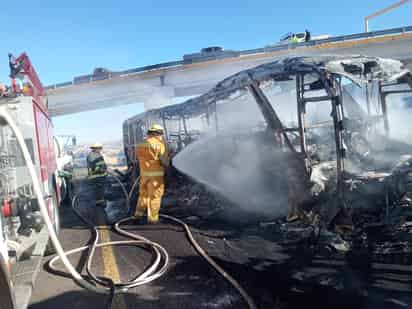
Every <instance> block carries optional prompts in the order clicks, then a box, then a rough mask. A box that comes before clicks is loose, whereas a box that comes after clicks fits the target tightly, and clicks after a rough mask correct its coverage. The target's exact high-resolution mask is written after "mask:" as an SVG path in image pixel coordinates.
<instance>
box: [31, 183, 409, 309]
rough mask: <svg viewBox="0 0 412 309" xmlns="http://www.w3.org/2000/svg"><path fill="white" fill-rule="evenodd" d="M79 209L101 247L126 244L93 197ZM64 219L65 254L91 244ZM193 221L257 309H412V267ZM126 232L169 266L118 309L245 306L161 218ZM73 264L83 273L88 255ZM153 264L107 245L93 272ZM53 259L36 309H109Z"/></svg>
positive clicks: (247, 228)
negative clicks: (351, 259) (358, 259)
mask: <svg viewBox="0 0 412 309" xmlns="http://www.w3.org/2000/svg"><path fill="white" fill-rule="evenodd" d="M80 190H82V191H84V192H86V191H87V184H86V183H85V182H81V185H80ZM120 207H121V206H120ZM166 208H167V207H164V210H165V211H166V210H167V211H168V212H171V213H172V214H176V215H178V214H182V213H184V210H183V208H178V209H175V212H174V211H173V209H166ZM79 209H80V211H81V212H82V214H83V215H84V216H86V217H87V218H89V219H90V220H93V221H94V222H95V224H96V225H97V226H98V227H99V231H100V235H101V241H102V242H105V241H109V240H118V239H123V237H122V236H120V235H118V234H116V233H115V232H114V231H112V230H111V228H110V225H109V224H107V223H106V219H111V218H110V217H111V216H112V214H113V212H112V211H110V209H108V211H106V212H103V211H102V210H101V209H97V208H96V207H95V206H94V200H93V198H92V197H91V196H90V195H89V194H87V192H86V194H82V196H81V199H80V203H79ZM189 219H190V218H186V220H187V221H190V220H189ZM61 220H62V230H61V233H60V240H61V242H62V245H63V247H64V248H65V249H67V250H68V249H72V248H75V247H79V246H83V245H84V244H87V243H88V242H89V240H90V232H89V230H88V229H87V227H86V226H85V225H84V224H83V223H82V222H81V221H80V220H79V219H78V218H77V217H76V216H75V214H74V213H73V211H72V210H71V208H70V207H62V208H61ZM191 220H194V221H192V222H191V224H192V226H194V227H195V228H196V229H197V230H199V229H200V230H201V231H202V233H201V234H199V233H196V234H195V237H196V239H198V241H199V242H200V244H201V245H202V246H203V247H204V248H205V249H206V251H207V252H208V253H209V254H210V255H211V256H212V257H213V258H214V259H215V261H216V262H217V263H218V264H219V265H221V266H222V267H223V268H224V269H226V270H227V271H228V272H229V273H230V274H232V275H233V276H234V277H235V278H236V279H237V280H238V281H239V282H240V283H241V284H242V286H243V287H244V288H245V289H246V290H247V291H248V292H249V293H250V295H251V296H252V297H253V298H254V300H255V302H256V303H257V305H258V307H259V308H262V309H269V308H271V309H287V308H291V309H292V308H302V307H305V306H308V305H309V307H316V308H318V309H321V308H328V309H329V308H331V307H333V308H374V309H378V308H399V309H404V308H411V307H412V279H411V278H412V266H411V265H391V264H377V263H370V264H368V265H361V263H355V265H348V263H347V261H346V260H345V259H344V258H336V257H332V256H322V255H316V256H311V253H310V252H307V251H305V250H302V251H299V250H300V249H298V250H296V248H295V249H293V250H292V251H290V250H289V249H285V248H284V247H283V246H282V245H280V243H279V239H278V238H279V235H278V229H277V226H276V225H268V226H260V225H256V224H255V225H240V226H233V225H231V224H222V222H219V223H213V222H211V221H207V222H203V221H202V222H196V218H194V219H193V218H192V219H191ZM128 229H130V230H131V231H133V232H136V233H139V234H141V235H142V236H144V237H146V238H149V239H151V240H153V241H156V242H159V243H160V244H161V245H162V246H164V247H165V249H166V250H167V251H168V253H169V255H170V259H171V260H170V266H169V269H168V271H167V273H166V274H165V275H164V276H163V277H161V278H160V279H158V280H156V281H154V282H152V283H150V284H147V285H144V286H141V287H138V288H134V289H131V290H129V291H128V292H127V293H123V294H118V295H117V296H116V297H115V299H114V303H113V307H112V308H215V309H217V308H219V309H220V308H237V309H238V308H246V305H245V303H244V301H243V299H242V298H241V297H240V295H239V293H238V292H237V291H236V290H235V289H234V288H233V287H232V286H230V285H229V284H228V283H227V282H226V281H225V280H224V279H223V278H222V277H221V276H220V275H219V274H218V273H216V272H215V271H214V270H213V268H211V267H210V266H209V265H208V264H207V263H206V262H205V261H204V260H203V258H201V257H200V256H199V255H198V254H197V253H196V252H195V251H194V249H193V248H192V246H191V245H190V243H189V242H188V240H187V238H186V235H185V234H184V233H183V230H182V228H181V227H180V226H176V225H175V224H172V223H170V222H166V221H164V220H161V222H160V223H159V224H158V225H154V226H153V225H130V226H128ZM298 248H299V247H298ZM71 260H72V261H73V263H74V264H75V265H77V268H78V270H83V272H84V262H85V256H84V255H78V256H74V257H72V258H71ZM150 260H151V256H150V255H149V254H148V253H147V252H146V251H144V250H143V249H138V248H135V247H115V248H110V247H108V248H106V249H104V250H99V249H98V251H97V254H96V256H95V260H94V263H93V271H94V272H95V273H96V274H98V275H103V276H110V277H111V278H113V279H114V280H115V281H119V280H127V279H128V278H130V277H131V276H135V275H136V274H138V273H140V272H142V270H143V269H145V267H146V266H147V265H148V264H149V263H150ZM47 261H48V258H45V261H44V267H43V270H42V271H41V272H40V274H39V277H38V279H37V282H36V286H35V289H34V293H33V296H32V299H31V305H30V309H48V308H50V309H52V308H53V309H55V308H59V309H65V308H70V309H75V308H88V307H90V308H104V306H105V305H106V302H107V300H108V298H107V296H105V295H98V294H95V293H91V292H89V291H86V290H84V289H82V288H81V287H79V286H78V285H77V284H76V283H74V282H73V280H71V279H70V278H66V277H62V276H59V275H56V274H52V273H50V272H49V271H48V269H47ZM356 264H360V265H356Z"/></svg>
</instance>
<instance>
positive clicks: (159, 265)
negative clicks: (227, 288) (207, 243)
mask: <svg viewBox="0 0 412 309" xmlns="http://www.w3.org/2000/svg"><path fill="white" fill-rule="evenodd" d="M0 118H2V119H3V120H4V121H5V122H6V123H7V124H8V125H9V126H10V128H11V129H12V131H13V133H14V135H15V136H16V140H17V143H18V145H19V147H20V149H21V151H22V154H23V158H24V161H25V163H26V165H27V168H28V170H29V173H30V177H31V179H32V182H33V189H34V192H35V195H36V198H37V200H38V203H39V209H40V213H41V215H42V217H43V219H44V222H45V225H46V228H47V230H48V232H49V236H50V239H51V241H52V244H53V246H54V248H55V249H56V252H57V256H55V257H54V258H53V259H51V260H50V262H49V266H50V267H51V268H52V269H53V270H55V271H56V268H55V266H54V263H56V262H57V261H58V260H61V261H62V263H63V265H64V267H65V268H66V270H67V271H68V272H69V274H70V276H71V277H72V278H73V279H74V280H75V281H76V282H77V283H78V284H79V285H80V286H82V287H83V288H85V289H88V290H90V291H93V292H96V293H104V294H108V295H110V299H109V301H108V303H107V307H108V308H110V306H111V303H112V300H113V297H114V295H115V293H116V292H124V291H126V290H127V289H129V288H132V287H136V286H139V285H142V284H146V283H149V282H151V281H153V280H155V279H157V278H159V277H161V276H162V275H163V274H164V273H165V272H166V270H167V266H168V262H169V256H168V253H167V251H166V250H165V249H164V248H163V247H162V246H161V245H159V244H158V243H156V242H153V241H151V240H149V239H146V238H144V237H143V236H140V235H137V234H134V233H130V232H127V231H125V230H123V229H122V228H121V227H120V225H121V224H122V223H125V222H126V221H129V220H131V219H132V218H133V217H131V218H125V219H122V220H119V221H118V222H117V223H115V225H114V229H115V230H116V231H117V232H118V233H120V234H122V235H124V236H127V237H129V238H131V239H132V240H123V241H111V242H106V243H99V233H98V230H97V228H96V227H95V226H94V225H93V224H91V222H89V221H88V220H87V219H85V218H84V217H83V216H81V215H80V214H79V212H78V211H77V210H76V207H75V206H76V203H77V202H78V197H77V196H75V197H74V198H73V203H72V206H73V209H74V210H75V212H76V214H77V215H79V216H80V218H81V219H82V220H83V221H84V222H85V223H86V224H88V225H89V226H90V227H91V228H92V230H93V241H92V242H91V244H90V245H89V246H83V247H80V248H76V249H72V250H69V251H67V252H65V251H64V249H63V247H62V245H61V243H60V241H59V239H58V237H57V234H56V232H55V230H54V226H53V223H52V221H51V220H50V217H49V213H48V208H47V205H46V202H45V199H44V196H43V192H42V189H41V185H40V181H39V179H38V176H37V173H36V169H35V166H34V163H33V160H32V158H31V155H30V152H29V149H28V147H27V145H26V143H25V141H24V137H23V135H22V133H21V131H20V129H19V128H18V126H17V125H16V123H15V121H14V119H13V117H12V116H11V115H10V114H9V112H8V111H7V110H6V108H5V107H2V108H0ZM113 176H114V178H115V179H116V181H117V182H118V183H119V184H120V186H121V188H122V191H123V193H124V194H125V198H126V204H127V207H128V208H129V201H130V195H131V194H132V191H133V190H134V189H135V187H136V186H137V182H138V180H139V179H137V180H136V181H135V183H134V185H133V187H132V190H131V192H129V193H127V190H126V189H125V187H124V185H123V184H122V183H121V181H120V180H119V178H118V177H117V176H115V175H113ZM161 217H163V218H165V219H168V220H172V221H174V222H175V223H178V224H180V225H182V226H183V228H184V230H185V232H186V234H187V236H188V239H189V241H190V242H191V244H192V245H193V246H194V248H195V249H196V251H197V252H198V253H199V254H200V255H201V256H202V257H203V258H204V259H205V260H206V261H207V262H208V263H209V264H210V265H212V266H213V268H214V269H215V270H216V271H217V272H218V273H219V274H220V275H222V276H223V277H224V278H225V279H226V280H228V281H229V282H230V283H231V284H232V285H233V287H235V288H236V289H237V290H238V291H239V293H240V294H241V295H242V297H243V298H244V300H245V301H246V302H247V304H248V306H249V308H250V309H256V308H257V306H256V305H255V303H254V301H253V300H252V298H251V297H250V296H249V295H248V294H247V292H246V291H245V290H244V289H243V288H242V287H241V285H240V284H239V283H238V282H237V281H236V280H235V279H234V278H233V277H231V276H230V275H229V274H228V273H227V272H225V271H224V270H223V269H222V268H221V267H220V266H219V265H218V264H216V262H214V261H213V259H212V258H211V257H210V256H209V255H208V254H207V253H206V252H205V251H204V250H203V249H202V248H201V247H200V245H199V244H198V243H197V241H196V240H195V239H194V237H193V235H192V233H191V231H190V228H189V226H188V225H187V224H186V223H184V222H183V221H181V220H180V219H177V218H175V217H172V216H168V215H161ZM116 245H133V246H145V247H148V248H150V249H151V250H152V251H153V252H154V254H155V256H156V257H155V259H154V261H153V263H152V264H151V266H150V267H148V268H147V269H146V270H145V271H144V272H143V273H141V274H139V275H137V276H136V277H135V278H133V279H132V280H130V281H128V282H125V283H114V282H113V281H112V280H111V279H110V278H99V277H97V276H96V275H94V274H93V272H92V271H91V264H92V259H93V256H94V253H95V249H96V248H99V247H105V246H116ZM85 250H89V255H88V259H87V266H86V271H87V274H88V276H89V277H90V278H85V277H84V276H82V275H81V274H80V273H79V272H78V271H77V270H76V269H75V267H74V266H73V265H72V264H71V262H70V261H69V259H68V256H69V255H71V254H74V253H78V252H81V251H85ZM90 279H92V281H91V282H93V283H91V282H90Z"/></svg>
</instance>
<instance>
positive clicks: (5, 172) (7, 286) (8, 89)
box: [0, 53, 60, 309]
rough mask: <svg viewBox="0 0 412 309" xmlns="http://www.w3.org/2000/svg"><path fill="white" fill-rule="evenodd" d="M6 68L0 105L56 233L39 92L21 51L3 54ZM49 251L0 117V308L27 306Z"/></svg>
mask: <svg viewBox="0 0 412 309" xmlns="http://www.w3.org/2000/svg"><path fill="white" fill-rule="evenodd" d="M9 66H10V78H11V85H10V86H4V85H0V107H2V108H6V109H7V112H8V113H9V114H10V115H12V117H13V119H14V121H15V122H16V123H17V125H18V128H19V129H20V131H21V132H22V134H23V136H24V139H25V143H26V146H27V147H28V149H29V152H30V154H31V158H32V160H33V162H34V164H35V167H36V170H37V175H38V179H39V180H41V184H42V189H43V194H44V197H45V199H46V202H47V205H48V208H49V216H50V218H51V219H52V222H53V223H54V227H55V229H56V231H58V229H59V217H58V205H59V200H60V194H59V192H60V180H59V175H58V170H57V164H56V160H57V158H56V155H55V142H54V138H53V126H52V122H51V119H50V116H49V114H48V106H47V99H46V96H45V90H44V88H43V86H42V84H41V82H40V80H39V77H38V75H37V73H36V71H35V69H34V68H33V66H32V64H31V62H30V59H29V58H28V56H27V55H26V54H25V53H22V54H21V55H20V56H19V57H17V58H15V57H13V56H12V55H11V54H9ZM51 251H53V247H52V246H51V244H50V243H49V235H48V232H47V230H46V227H45V225H44V221H43V219H42V217H41V215H40V213H39V207H38V202H37V199H36V198H35V195H34V192H33V185H32V179H31V177H30V174H29V171H28V168H27V167H26V164H25V161H24V159H23V156H22V151H21V149H20V147H19V146H18V143H17V140H16V136H15V135H14V133H13V131H12V130H11V128H10V126H9V125H8V124H7V123H6V122H5V121H4V120H3V119H0V309H11V308H13V309H14V308H25V307H26V306H27V304H28V302H29V299H30V295H31V289H32V287H33V285H34V280H35V277H36V274H37V273H38V270H39V268H40V265H41V259H42V256H43V254H44V253H45V252H51Z"/></svg>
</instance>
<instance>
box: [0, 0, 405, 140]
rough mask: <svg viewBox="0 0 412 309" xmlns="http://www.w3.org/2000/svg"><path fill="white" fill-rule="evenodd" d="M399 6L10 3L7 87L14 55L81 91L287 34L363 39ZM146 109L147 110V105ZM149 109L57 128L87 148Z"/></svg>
mask: <svg viewBox="0 0 412 309" xmlns="http://www.w3.org/2000/svg"><path fill="white" fill-rule="evenodd" d="M393 2H395V0H345V1H330V0H319V1H316V0H313V1H304V0H300V1H298V0H288V1H275V0H261V1H259V0H254V1H249V0H224V1H222V0H219V1H217V0H208V1H195V0H181V1H173V0H168V1H167V0H166V1H163V0H157V1H150V0H147V1H138V0H133V1H132V0H122V1H105V0H99V1H95V0H88V1H84V0H81V1H79V0H70V1H56V0H44V1H42V0H39V1H25V0H21V1H8V2H7V3H6V4H3V5H2V9H1V10H0V29H2V40H1V41H0V81H3V82H5V81H7V75H8V63H7V61H8V60H7V53H8V52H12V53H14V54H19V53H20V52H22V51H26V52H27V53H28V55H29V57H30V58H31V60H32V63H33V64H34V65H35V68H36V70H37V72H38V74H39V76H40V78H41V80H42V82H43V84H44V85H50V84H54V83H59V82H65V81H71V80H72V79H73V77H75V76H79V75H83V74H89V73H91V72H92V71H93V69H94V68H96V67H105V68H108V69H111V70H114V71H117V70H124V69H129V68H135V67H139V66H144V65H149V64H155V63H160V62H165V61H171V60H180V59H182V56H183V55H184V54H188V53H193V52H197V51H199V50H200V49H201V48H203V47H207V46H223V47H224V48H226V49H235V50H238V49H249V48H256V47H262V46H265V45H267V44H269V43H274V42H277V41H278V40H279V38H280V37H281V36H282V35H283V34H285V33H287V32H300V31H303V30H304V29H309V30H310V31H311V33H312V35H319V34H331V35H342V34H351V33H359V32H362V31H363V17H364V16H366V15H369V14H371V13H373V12H374V11H376V10H379V9H381V8H383V7H385V6H388V5H390V4H392V3H393ZM411 16H412V1H411V2H410V3H407V4H406V5H404V6H402V7H400V8H398V9H397V10H395V11H392V12H390V13H388V14H386V15H384V16H380V17H378V18H376V19H374V20H372V21H371V22H370V30H378V29H385V28H392V27H400V26H407V25H411V24H412V22H411ZM137 103H138V102H137ZM142 111H143V105H142V104H133V105H128V106H122V107H117V108H110V109H104V110H98V111H93V112H84V113H79V114H74V115H67V116H61V117H56V118H54V119H53V121H54V126H55V130H56V132H57V134H76V135H77V137H78V140H79V142H80V143H84V142H92V141H102V142H104V141H110V140H116V139H120V138H121V124H122V121H123V120H124V119H127V118H128V117H130V116H132V115H135V114H138V113H140V112H142Z"/></svg>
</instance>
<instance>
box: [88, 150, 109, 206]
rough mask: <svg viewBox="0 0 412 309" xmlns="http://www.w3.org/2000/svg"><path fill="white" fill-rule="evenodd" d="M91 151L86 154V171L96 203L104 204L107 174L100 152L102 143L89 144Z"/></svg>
mask: <svg viewBox="0 0 412 309" xmlns="http://www.w3.org/2000/svg"><path fill="white" fill-rule="evenodd" d="M90 149H91V152H90V153H89V154H88V156H87V172H88V179H89V180H90V182H91V184H92V186H93V190H94V194H95V198H96V205H98V206H105V205H106V201H105V199H104V191H105V184H106V176H107V166H106V163H105V162H104V158H103V156H102V154H101V151H102V149H103V145H102V144H99V143H95V144H93V145H91V146H90Z"/></svg>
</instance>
